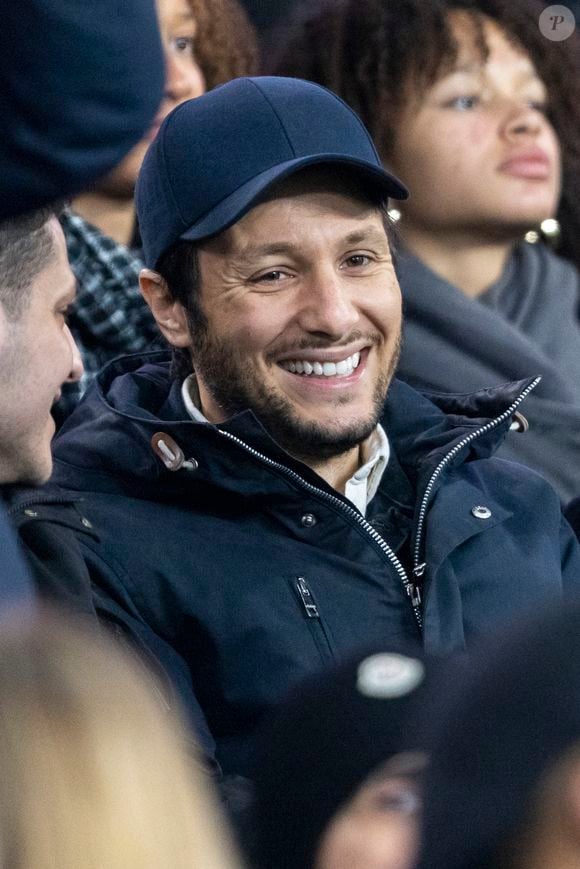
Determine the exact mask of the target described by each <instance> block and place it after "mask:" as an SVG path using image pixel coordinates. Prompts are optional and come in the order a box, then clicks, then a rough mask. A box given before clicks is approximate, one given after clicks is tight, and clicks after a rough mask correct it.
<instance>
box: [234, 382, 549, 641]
mask: <svg viewBox="0 0 580 869" xmlns="http://www.w3.org/2000/svg"><path fill="white" fill-rule="evenodd" d="M541 379H542V378H541V377H536V378H535V380H533V381H532V382H531V383H530V384H529V385H528V386H527V387H526V388H525V389H524V390H523V392H521V393H520V395H519V396H518V397H517V398H516V399H515V401H514V402H513V403H512V404H511V405H510V406H509V407H508V408H507V410H505V411H504V412H503V413H502V414H500V416H497V417H495V419H492V420H491V421H490V422H488V423H486V424H485V425H483V426H482V427H481V428H478V429H476V431H474V432H471V434H469V435H467V436H466V437H464V438H462V439H461V440H460V441H459V443H457V444H456V445H455V446H454V447H453V449H451V450H449V452H448V453H447V455H446V456H444V457H443V458H442V459H441V461H440V462H439V464H438V465H437V467H436V468H435V470H434V471H433V473H432V474H431V477H430V478H429V482H428V483H427V486H426V487H425V492H424V495H423V498H422V499H421V506H420V508H419V517H418V519H417V531H416V536H415V547H414V554H413V576H414V577H415V578H416V579H421V577H423V575H424V573H425V567H426V563H425V562H423V563H421V562H420V561H419V559H420V556H421V544H422V536H423V529H424V527H425V516H426V513H427V506H428V503H429V498H430V497H431V493H432V491H433V486H434V485H435V482H436V481H437V479H438V478H439V476H440V475H441V473H442V471H443V470H444V469H445V468H446V467H447V465H448V464H449V462H451V461H452V459H453V458H454V457H455V456H456V455H457V453H458V452H459V451H460V450H462V449H463V447H464V446H467V444H469V443H472V442H473V441H474V440H477V438H478V437H481V435H484V434H487V433H488V432H490V431H493V429H494V428H497V427H498V426H499V425H501V424H502V422H504V421H505V420H506V419H509V418H510V416H513V414H514V412H515V410H516V409H517V407H518V406H519V405H520V404H521V403H522V401H523V400H524V399H525V398H526V397H527V395H528V394H529V393H530V392H531V391H532V390H533V389H535V387H536V386H537V385H538V383H539V382H540V380H541ZM218 431H219V433H220V434H221V435H222V436H223V437H226V438H228V439H229V440H230V441H233V442H234V443H236V444H238V446H240V447H242V449H244V450H246V452H248V453H250V455H252V456H254V457H255V458H257V459H259V460H260V461H262V462H264V464H266V465H268V466H269V467H271V468H275V469H276V470H278V471H281V472H282V473H283V474H284V475H285V476H287V477H289V478H290V479H291V480H294V482H296V483H298V484H299V485H300V486H301V487H302V488H304V489H306V491H308V492H310V493H313V494H315V495H317V496H318V497H319V498H322V499H323V500H325V501H327V502H330V503H331V504H335V505H336V506H338V507H339V509H340V510H342V511H343V512H344V513H346V514H347V515H348V516H350V517H351V519H354V520H355V522H357V524H358V525H360V526H361V528H363V529H364V530H365V531H366V533H367V534H368V536H369V537H370V538H371V540H372V541H373V542H374V543H375V544H377V546H378V547H379V548H380V550H381V551H382V552H383V554H384V555H386V557H387V559H388V560H389V562H390V563H391V565H392V566H393V567H394V568H395V570H396V572H397V574H398V576H399V579H400V580H401V584H402V585H403V589H404V591H405V594H406V595H407V597H408V598H409V600H410V602H411V607H412V609H413V615H414V616H415V621H416V623H417V627H418V628H419V631H420V632H421V631H422V629H423V614H422V612H421V588H420V585H419V584H418V583H415V582H411V581H410V579H409V577H408V576H407V572H406V570H405V568H404V567H403V565H402V564H401V562H400V561H399V559H398V558H397V556H396V555H395V553H394V552H393V550H392V549H391V547H390V546H389V544H388V543H387V542H386V540H383V538H382V537H381V535H380V534H379V533H378V532H377V531H375V529H374V528H373V526H372V525H371V524H370V523H369V522H367V520H366V519H365V518H364V516H362V515H361V514H360V513H359V512H358V510H355V509H354V507H349V505H348V504H345V503H344V501H341V500H340V499H339V498H336V497H335V496H334V495H329V494H328V492H325V491H324V490H323V489H319V488H317V486H313V485H312V483H309V482H308V481H307V480H304V479H303V478H302V477H301V476H300V475H299V474H297V473H296V472H295V471H293V470H292V469H291V468H287V467H286V466H285V465H282V464H281V463H280V462H275V461H274V460H273V459H270V458H268V456H265V455H264V454H263V453H260V452H258V450H255V449H254V448H253V447H251V446H250V445H249V444H247V443H245V441H243V440H241V438H238V437H237V436H236V435H233V434H231V432H229V431H224V430H223V429H218Z"/></svg>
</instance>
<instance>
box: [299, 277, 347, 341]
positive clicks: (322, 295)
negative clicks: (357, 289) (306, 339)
mask: <svg viewBox="0 0 580 869" xmlns="http://www.w3.org/2000/svg"><path fill="white" fill-rule="evenodd" d="M301 304H302V307H301V309H300V317H299V319H300V325H301V327H302V328H303V329H304V330H305V331H306V332H311V333H319V334H323V335H325V336H328V337H331V338H333V339H335V340H336V339H338V338H342V337H344V336H345V335H347V334H348V333H349V332H351V331H352V330H353V328H354V327H355V326H356V324H357V323H358V320H359V311H358V308H357V306H356V304H355V300H354V296H353V291H352V287H351V286H350V285H349V283H348V282H347V281H345V280H344V279H343V278H341V276H340V275H338V274H336V272H334V271H333V270H330V269H329V270H325V271H324V272H323V273H322V272H318V273H317V274H316V275H313V277H312V280H311V281H308V282H307V283H306V285H305V286H304V289H303V293H302V299H301Z"/></svg>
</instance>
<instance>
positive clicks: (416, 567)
mask: <svg viewBox="0 0 580 869" xmlns="http://www.w3.org/2000/svg"><path fill="white" fill-rule="evenodd" d="M541 379H542V378H541V377H536V378H535V380H533V381H532V382H531V383H530V384H529V385H528V386H526V388H525V389H524V390H523V392H521V393H520V395H519V396H518V397H517V398H516V399H515V401H514V402H513V403H512V404H511V405H510V406H509V407H508V409H507V410H505V411H504V412H503V413H502V414H500V416H496V417H495V419H492V420H490V422H487V423H486V424H485V425H483V426H482V427H481V428H478V429H477V430H476V431H474V432H471V434H469V435H466V437H464V438H462V439H461V440H460V441H459V442H458V443H457V444H455V446H454V447H453V449H451V450H449V452H448V453H447V455H446V456H444V457H443V458H442V459H441V461H440V462H439V464H438V465H437V467H436V468H435V470H434V471H433V473H432V474H431V476H430V478H429V482H428V483H427V486H426V487H425V492H424V494H423V498H422V499H421V506H420V507H419V516H418V518H417V526H416V527H417V530H416V534H415V547H414V552H413V576H414V577H415V578H416V579H420V578H421V577H422V576H423V575H424V573H425V568H426V566H427V564H426V562H421V561H420V558H421V545H422V542H423V540H422V537H423V528H424V526H425V516H426V515H427V506H428V504H429V499H430V497H431V494H432V492H433V486H434V485H435V483H436V482H437V480H438V478H439V477H440V476H441V473H442V472H443V471H444V470H445V468H446V467H447V465H448V464H449V462H451V461H452V460H453V459H454V458H455V456H456V455H457V453H458V452H460V450H462V449H463V447H465V446H467V444H469V443H472V442H473V441H474V440H476V439H477V438H478V437H481V435H484V434H487V433H488V432H490V431H493V429H494V428H497V427H498V426H499V425H501V424H502V422H505V420H506V419H509V418H510V416H513V415H514V412H515V411H516V409H517V408H518V407H519V405H520V404H521V403H522V401H523V400H524V399H525V398H527V396H528V395H529V393H530V392H531V391H532V389H535V388H536V386H537V385H538V383H539V382H540V380H541Z"/></svg>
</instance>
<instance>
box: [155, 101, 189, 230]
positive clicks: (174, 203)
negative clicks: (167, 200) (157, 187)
mask: <svg viewBox="0 0 580 869" xmlns="http://www.w3.org/2000/svg"><path fill="white" fill-rule="evenodd" d="M185 105H187V102H186V103H182V106H185ZM182 106H178V107H177V109H176V110H175V112H173V115H172V117H171V118H170V119H169V121H168V124H167V130H166V133H165V135H164V136H163V140H162V141H161V143H160V144H161V153H162V157H163V174H164V175H165V179H166V181H167V186H168V188H169V192H170V194H171V200H172V202H173V205H174V207H175V211H176V212H177V215H178V216H179V219H180V220H181V223H182V224H183V225H184V226H185V228H186V229H187V220H186V219H185V217H184V216H183V214H182V211H181V207H180V205H179V203H178V201H177V198H176V196H175V193H174V192H173V184H172V181H171V177H170V174H169V171H168V169H167V156H166V153H165V145H166V142H167V131H168V128H169V125H170V124H171V123H172V122H173V121H174V119H175V115H176V114H177V113H178V112H179V109H180V108H182Z"/></svg>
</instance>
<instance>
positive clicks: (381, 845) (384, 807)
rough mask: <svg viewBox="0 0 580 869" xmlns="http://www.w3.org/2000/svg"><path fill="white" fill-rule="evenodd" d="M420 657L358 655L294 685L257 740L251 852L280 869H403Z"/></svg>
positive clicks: (411, 821)
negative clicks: (254, 845)
mask: <svg viewBox="0 0 580 869" xmlns="http://www.w3.org/2000/svg"><path fill="white" fill-rule="evenodd" d="M424 694H425V664H424V662H422V661H420V660H419V659H417V658H416V657H409V656H408V655H407V654H405V653H401V652H400V651H396V652H392V651H389V652H383V651H381V652H379V653H373V654H368V655H365V656H362V657H361V656H360V655H359V656H358V657H357V658H356V659H353V660H351V661H349V662H347V663H346V664H343V665H341V666H340V667H338V668H337V669H335V670H333V671H330V672H325V673H323V674H321V675H318V676H316V677H314V678H312V679H310V680H308V681H306V682H305V683H304V684H303V685H302V686H301V687H299V688H298V689H297V690H296V691H295V692H294V693H293V694H292V695H291V696H290V697H289V698H288V700H287V702H286V703H285V704H283V705H282V706H281V707H280V708H279V709H278V710H277V712H276V714H275V715H274V717H273V719H272V720H270V721H269V722H268V723H267V725H266V727H265V729H264V732H263V733H262V735H261V737H260V739H259V740H258V743H257V744H258V745H259V746H260V748H259V751H260V755H259V758H258V763H257V772H256V786H257V818H256V824H257V829H258V852H259V857H260V861H261V865H262V866H264V867H273V866H276V867H277V869H307V867H308V869H353V867H356V869H410V867H411V866H412V865H413V862H414V858H415V855H416V848H417V824H418V816H419V811H420V806H421V796H420V792H419V784H418V778H419V774H420V773H421V771H422V769H423V766H424V763H425V756H424V754H423V752H422V750H421V749H422V740H421V737H420V735H419V731H418V729H417V728H416V727H415V726H414V724H413V721H414V720H415V718H416V717H417V716H418V711H419V708H420V706H421V703H422V700H423V697H424Z"/></svg>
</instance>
